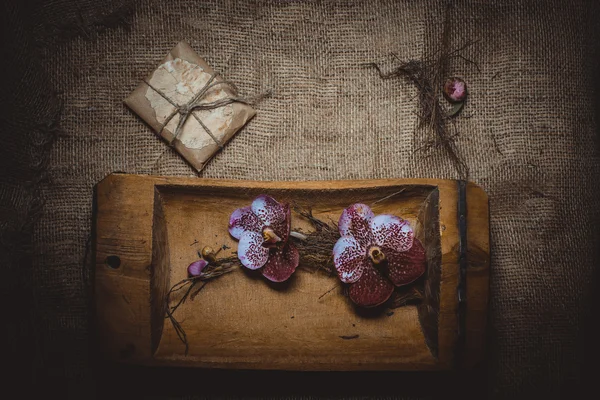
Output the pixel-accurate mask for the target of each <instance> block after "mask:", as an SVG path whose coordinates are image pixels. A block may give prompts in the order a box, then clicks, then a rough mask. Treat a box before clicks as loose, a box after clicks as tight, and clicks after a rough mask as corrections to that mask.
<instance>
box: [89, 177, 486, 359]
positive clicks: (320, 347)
mask: <svg viewBox="0 0 600 400" xmlns="http://www.w3.org/2000/svg"><path fill="white" fill-rule="evenodd" d="M466 188H467V190H466V204H467V216H466V218H467V224H466V227H467V231H466V232H465V234H466V235H467V238H468V241H467V244H468V251H467V255H468V268H467V271H466V282H465V284H466V293H467V301H466V315H465V318H464V320H465V322H464V327H462V329H459V318H458V308H459V307H458V295H457V288H458V285H459V267H458V245H459V237H460V232H459V224H458V196H459V194H458V193H459V191H458V185H457V182H456V181H451V180H427V179H411V180H406V179H402V180H369V181H329V182H326V181H317V182H253V181H222V180H208V179H197V178H159V177H150V176H139V175H111V176H109V177H107V178H106V179H104V180H103V181H102V182H100V183H99V184H98V185H97V187H96V198H95V203H96V207H95V238H94V251H95V260H96V270H95V303H96V327H97V333H98V346H100V351H101V353H102V354H103V355H104V356H105V357H106V358H108V359H110V360H116V361H122V362H128V363H135V364H145V365H179V366H181V365H183V366H198V367H218V368H248V369H287V370H440V369H452V368H456V367H457V366H461V365H464V366H472V365H475V364H476V363H477V362H478V361H480V360H481V357H482V355H483V349H484V344H485V337H484V331H485V316H486V309H487V300H488V277H489V227H488V202H487V196H486V195H485V193H484V192H483V191H482V190H481V189H480V188H479V187H477V186H475V185H473V184H467V186H466ZM261 193H266V194H270V195H272V196H273V197H275V198H276V199H278V200H279V201H286V202H294V203H296V204H299V205H303V206H306V207H311V208H312V210H313V212H314V214H315V216H317V217H319V218H321V219H324V220H328V219H330V220H333V221H337V219H338V218H339V215H340V213H341V212H342V210H343V209H344V208H345V207H347V206H348V205H350V204H353V203H355V202H363V203H365V204H368V205H371V206H372V208H373V211H374V212H375V213H376V214H380V213H390V214H395V215H398V216H401V217H403V218H405V219H408V220H409V221H410V223H411V225H412V226H413V227H414V228H415V231H416V234H417V237H418V238H419V239H420V240H421V241H422V242H423V243H424V244H425V247H426V250H427V257H428V270H427V273H426V275H425V276H424V277H423V279H421V280H419V282H418V283H416V284H417V285H421V287H422V289H424V291H425V293H426V299H425V300H424V301H423V302H422V304H420V305H409V306H404V307H400V308H396V309H394V310H391V311H390V310H379V311H375V312H374V311H372V310H371V311H364V310H359V309H356V308H355V307H354V306H353V305H352V303H351V302H350V301H349V300H348V299H347V298H346V297H344V296H343V293H342V289H341V286H340V285H339V284H338V280H337V278H335V277H330V276H327V275H325V274H323V273H319V272H316V273H315V272H309V271H307V270H303V269H301V268H299V269H298V271H297V272H296V273H295V274H294V276H293V277H292V278H291V279H290V281H288V282H286V283H284V284H272V283H270V282H268V281H266V280H265V279H264V278H260V277H257V276H255V275H254V274H251V273H248V272H247V271H246V270H245V269H239V270H236V271H234V272H232V273H230V274H227V275H224V276H222V277H220V278H218V279H215V280H213V281H210V282H209V283H208V284H207V285H206V287H205V288H204V289H203V290H202V291H201V292H200V293H199V294H198V296H196V297H195V298H194V300H193V301H189V300H188V301H187V302H186V303H185V304H184V305H182V306H181V307H180V308H179V309H178V310H177V311H176V317H177V319H178V321H179V322H180V323H181V325H182V327H183V328H184V329H185V331H186V334H187V337H188V342H189V352H188V354H187V355H186V354H185V346H184V345H183V344H182V343H181V341H180V340H179V339H178V337H177V335H176V333H175V330H174V329H173V326H172V325H171V323H170V321H169V320H165V318H164V312H163V311H164V310H163V309H161V307H160V306H157V305H160V304H162V303H161V302H164V301H165V294H166V291H167V290H168V288H169V287H170V286H171V285H172V284H174V283H176V282H178V281H180V280H181V279H183V278H185V276H186V268H187V266H188V265H189V264H190V263H191V262H192V261H195V260H196V259H197V258H198V255H197V251H198V250H200V249H201V248H202V247H203V246H206V245H208V246H211V247H213V248H219V247H222V246H225V247H226V248H228V249H227V250H224V251H222V252H221V253H220V256H229V255H231V254H232V253H234V252H235V249H236V248H237V242H236V241H235V240H234V239H233V238H231V237H230V236H229V234H228V232H227V223H228V219H229V215H230V214H231V212H232V211H233V210H235V209H236V208H238V207H241V206H245V205H248V204H250V202H251V201H252V199H254V197H256V196H257V195H258V194H261ZM310 228H311V227H310V225H309V224H308V222H307V221H305V220H303V219H302V218H301V217H300V216H298V215H296V214H294V213H293V214H292V229H294V230H299V229H300V230H303V231H305V232H307V231H309V230H310ZM117 257H118V260H119V263H118V264H119V265H118V267H115V266H116V263H115V262H114V260H115V259H116V258H117ZM336 285H337V287H336ZM332 287H335V289H334V290H332V291H330V292H329V293H328V294H327V295H325V296H322V295H323V294H324V293H326V292H327V291H329V290H330V289H331V288H332ZM176 300H177V297H175V298H173V299H172V301H176ZM152 305H154V306H152ZM392 311H393V312H392ZM459 332H462V334H464V337H462V338H459ZM459 339H460V340H462V341H464V344H465V345H464V346H462V347H460V354H457V343H459V342H460V340H459ZM457 363H460V364H461V365H458V364H457Z"/></svg>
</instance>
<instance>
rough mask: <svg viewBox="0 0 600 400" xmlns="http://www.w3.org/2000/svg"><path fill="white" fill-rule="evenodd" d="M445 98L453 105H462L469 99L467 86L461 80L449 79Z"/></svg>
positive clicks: (445, 85)
mask: <svg viewBox="0 0 600 400" xmlns="http://www.w3.org/2000/svg"><path fill="white" fill-rule="evenodd" d="M444 97H445V98H446V100H448V101H449V102H451V103H460V102H463V101H465V99H466V98H467V84H466V83H465V81H463V80H462V79H460V78H456V77H454V78H449V79H448V80H447V81H446V83H444Z"/></svg>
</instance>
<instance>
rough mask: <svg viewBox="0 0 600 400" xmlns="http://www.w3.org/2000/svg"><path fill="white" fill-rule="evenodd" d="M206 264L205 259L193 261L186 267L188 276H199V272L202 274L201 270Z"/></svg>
mask: <svg viewBox="0 0 600 400" xmlns="http://www.w3.org/2000/svg"><path fill="white" fill-rule="evenodd" d="M207 265H208V261H206V260H204V259H200V260H198V261H194V262H193V263H191V264H190V265H189V266H188V267H187V273H188V276H190V277H193V276H200V274H202V270H203V269H204V268H206V266H207Z"/></svg>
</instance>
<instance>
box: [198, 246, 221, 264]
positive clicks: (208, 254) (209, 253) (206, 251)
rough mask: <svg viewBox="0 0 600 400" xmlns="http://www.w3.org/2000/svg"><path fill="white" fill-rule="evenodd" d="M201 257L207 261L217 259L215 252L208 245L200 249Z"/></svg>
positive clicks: (210, 261) (211, 261)
mask: <svg viewBox="0 0 600 400" xmlns="http://www.w3.org/2000/svg"><path fill="white" fill-rule="evenodd" d="M201 254H202V258H204V259H205V260H206V261H208V262H209V263H214V262H215V261H216V260H217V253H215V251H214V250H213V248H212V247H210V246H205V247H204V248H203V249H202V253H201Z"/></svg>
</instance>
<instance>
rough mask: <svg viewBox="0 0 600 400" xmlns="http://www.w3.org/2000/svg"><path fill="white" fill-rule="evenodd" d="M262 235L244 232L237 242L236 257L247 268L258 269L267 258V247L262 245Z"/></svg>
mask: <svg viewBox="0 0 600 400" xmlns="http://www.w3.org/2000/svg"><path fill="white" fill-rule="evenodd" d="M262 243H263V237H262V235H261V234H260V233H257V232H244V233H243V234H242V237H240V242H239V243H238V258H239V259H240V261H241V262H242V265H244V266H245V267H246V268H248V269H259V268H261V267H262V266H263V265H265V263H266V262H267V260H268V259H269V249H268V248H266V247H264V246H263V245H262Z"/></svg>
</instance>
